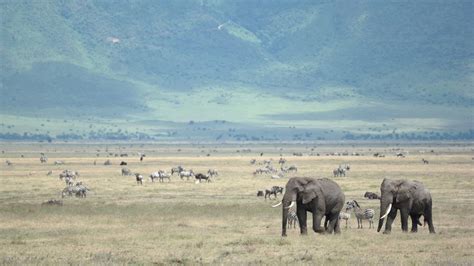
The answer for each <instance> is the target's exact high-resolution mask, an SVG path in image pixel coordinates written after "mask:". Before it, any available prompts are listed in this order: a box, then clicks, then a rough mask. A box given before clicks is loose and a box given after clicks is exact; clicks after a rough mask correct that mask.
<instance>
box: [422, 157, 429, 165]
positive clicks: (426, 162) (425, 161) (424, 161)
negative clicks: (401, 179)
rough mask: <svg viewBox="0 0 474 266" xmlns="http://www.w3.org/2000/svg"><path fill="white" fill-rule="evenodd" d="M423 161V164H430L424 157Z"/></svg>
mask: <svg viewBox="0 0 474 266" xmlns="http://www.w3.org/2000/svg"><path fill="white" fill-rule="evenodd" d="M421 161H422V162H423V164H429V163H430V162H428V160H425V158H422V159H421Z"/></svg>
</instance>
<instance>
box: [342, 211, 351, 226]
mask: <svg viewBox="0 0 474 266" xmlns="http://www.w3.org/2000/svg"><path fill="white" fill-rule="evenodd" d="M350 218H351V214H350V213H348V212H340V213H339V220H345V221H346V228H347V222H348V221H349V219H350Z"/></svg>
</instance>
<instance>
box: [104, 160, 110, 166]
mask: <svg viewBox="0 0 474 266" xmlns="http://www.w3.org/2000/svg"><path fill="white" fill-rule="evenodd" d="M104 165H112V162H111V161H110V160H107V161H105V162H104Z"/></svg>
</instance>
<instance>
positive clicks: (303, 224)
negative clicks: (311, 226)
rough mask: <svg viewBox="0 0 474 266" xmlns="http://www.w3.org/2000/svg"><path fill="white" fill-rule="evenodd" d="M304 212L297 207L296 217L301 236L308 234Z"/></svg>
mask: <svg viewBox="0 0 474 266" xmlns="http://www.w3.org/2000/svg"><path fill="white" fill-rule="evenodd" d="M306 215H307V214H306V210H305V209H303V208H301V207H297V208H296V216H298V223H299V224H300V233H301V234H302V235H307V234H308V228H307V227H306Z"/></svg>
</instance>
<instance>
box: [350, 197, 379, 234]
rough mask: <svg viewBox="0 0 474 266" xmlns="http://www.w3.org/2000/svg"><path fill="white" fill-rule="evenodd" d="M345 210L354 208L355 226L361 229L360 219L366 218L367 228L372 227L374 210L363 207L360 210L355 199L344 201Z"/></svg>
mask: <svg viewBox="0 0 474 266" xmlns="http://www.w3.org/2000/svg"><path fill="white" fill-rule="evenodd" d="M346 206H347V207H346V211H349V210H354V214H355V216H356V218H357V228H358V229H362V228H363V227H362V220H368V221H369V229H370V228H372V227H374V228H375V226H374V216H375V211H374V210H373V209H365V210H362V209H361V207H360V206H359V203H357V201H355V200H352V201H348V202H346Z"/></svg>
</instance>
